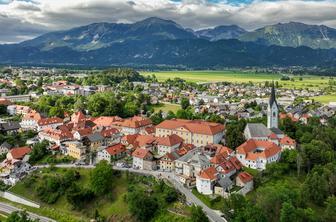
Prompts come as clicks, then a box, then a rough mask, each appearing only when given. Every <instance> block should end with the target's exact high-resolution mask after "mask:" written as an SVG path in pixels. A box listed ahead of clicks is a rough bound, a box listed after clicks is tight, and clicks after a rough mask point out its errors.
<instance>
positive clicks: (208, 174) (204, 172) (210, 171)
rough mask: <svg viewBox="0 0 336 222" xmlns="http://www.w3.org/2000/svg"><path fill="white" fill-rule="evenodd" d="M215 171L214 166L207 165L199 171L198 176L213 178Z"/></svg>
mask: <svg viewBox="0 0 336 222" xmlns="http://www.w3.org/2000/svg"><path fill="white" fill-rule="evenodd" d="M216 175H217V171H216V169H215V167H209V168H206V169H204V170H202V171H201V172H200V173H199V177H200V178H202V179H206V180H215V179H216Z"/></svg>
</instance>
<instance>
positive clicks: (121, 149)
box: [105, 143, 126, 156]
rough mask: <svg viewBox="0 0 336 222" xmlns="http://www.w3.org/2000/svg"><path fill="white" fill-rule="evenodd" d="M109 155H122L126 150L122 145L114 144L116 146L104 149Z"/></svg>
mask: <svg viewBox="0 0 336 222" xmlns="http://www.w3.org/2000/svg"><path fill="white" fill-rule="evenodd" d="M105 150H106V151H107V152H108V153H109V154H110V155H112V156H113V155H116V154H119V153H123V152H125V151H126V148H125V146H124V145H122V144H120V143H119V144H116V145H113V146H109V147H107V148H106V149H105Z"/></svg>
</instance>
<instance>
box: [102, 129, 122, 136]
mask: <svg viewBox="0 0 336 222" xmlns="http://www.w3.org/2000/svg"><path fill="white" fill-rule="evenodd" d="M117 133H119V130H118V129H116V128H111V129H106V130H102V131H101V135H102V136H103V137H111V136H112V135H114V134H117Z"/></svg>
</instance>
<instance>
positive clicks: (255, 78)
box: [141, 71, 329, 88]
mask: <svg viewBox="0 0 336 222" xmlns="http://www.w3.org/2000/svg"><path fill="white" fill-rule="evenodd" d="M141 74H142V75H144V76H148V75H153V74H154V75H155V76H156V77H157V79H158V80H159V81H164V80H166V79H169V78H171V79H173V78H176V77H178V78H181V79H185V80H186V81H190V82H197V83H203V82H223V81H227V82H233V83H248V82H253V83H261V82H265V81H278V82H279V84H280V86H282V87H286V88H324V87H327V86H328V81H329V77H322V76H312V75H306V76H302V77H301V78H302V80H301V79H300V77H299V76H290V77H291V78H293V79H294V81H290V80H288V81H282V80H280V79H281V77H282V75H281V74H269V73H254V72H244V71H162V72H141Z"/></svg>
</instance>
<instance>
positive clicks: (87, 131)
mask: <svg viewBox="0 0 336 222" xmlns="http://www.w3.org/2000/svg"><path fill="white" fill-rule="evenodd" d="M76 132H78V133H79V135H80V136H87V135H90V134H91V133H92V128H90V127H87V128H83V129H77V130H75V132H74V133H76Z"/></svg>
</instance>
